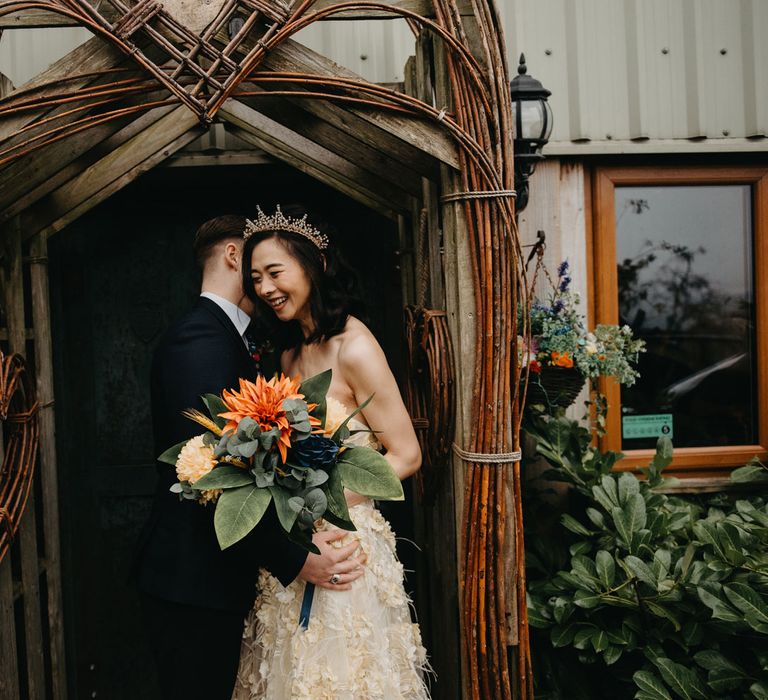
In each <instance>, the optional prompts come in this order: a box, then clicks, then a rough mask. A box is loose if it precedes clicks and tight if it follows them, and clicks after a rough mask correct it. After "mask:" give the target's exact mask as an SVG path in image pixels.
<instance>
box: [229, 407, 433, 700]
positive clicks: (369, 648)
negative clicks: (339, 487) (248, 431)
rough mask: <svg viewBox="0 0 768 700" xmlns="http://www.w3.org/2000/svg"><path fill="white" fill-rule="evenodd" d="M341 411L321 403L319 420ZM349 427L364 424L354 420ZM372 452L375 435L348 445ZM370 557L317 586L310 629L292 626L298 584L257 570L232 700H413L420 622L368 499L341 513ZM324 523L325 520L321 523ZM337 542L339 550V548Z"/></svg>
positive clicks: (419, 671)
mask: <svg viewBox="0 0 768 700" xmlns="http://www.w3.org/2000/svg"><path fill="white" fill-rule="evenodd" d="M349 413H350V411H348V410H347V409H346V408H345V407H344V406H343V405H342V404H340V403H339V402H338V401H335V400H334V399H332V398H329V399H328V412H327V422H326V425H327V426H333V425H335V424H338V423H340V422H341V421H342V420H343V419H344V418H345V417H346V416H347V415H349ZM349 427H350V429H352V430H355V429H365V427H366V426H365V425H364V424H362V423H360V422H359V421H355V420H354V419H353V421H351V422H350V425H349ZM349 442H350V443H353V444H357V445H364V446H366V447H373V448H377V447H378V443H377V441H376V439H375V438H374V437H373V434H371V433H368V432H360V433H354V434H353V436H352V438H351V439H350V441H349ZM349 513H350V517H351V519H352V522H354V524H355V526H356V527H357V531H356V532H352V533H350V534H349V535H348V536H347V537H345V539H344V540H343V542H342V543H343V544H346V543H347V542H349V541H351V540H352V538H357V539H359V542H360V546H361V547H362V548H363V550H364V551H365V552H366V554H367V555H368V562H367V564H366V565H365V573H364V575H363V576H361V577H360V578H359V579H358V580H357V581H354V582H353V583H352V589H351V590H349V591H329V590H325V589H323V588H319V587H317V588H315V594H314V600H313V603H312V611H311V615H310V618H309V626H308V628H307V629H306V630H305V629H302V628H301V627H300V626H299V613H300V609H301V603H302V599H303V596H304V586H305V584H304V582H303V581H300V580H298V579H297V580H296V581H294V582H293V583H291V584H290V585H289V586H288V587H287V588H284V587H283V586H282V585H281V584H280V582H279V581H278V580H277V579H276V578H274V577H273V576H271V575H270V574H269V573H268V572H267V571H265V570H262V571H261V575H260V578H259V586H258V588H259V595H258V598H257V599H256V603H255V605H254V608H253V610H252V611H251V612H250V613H249V615H248V617H247V619H246V622H245V632H244V634H243V645H242V651H241V655H240V669H239V671H238V676H237V684H236V686H235V691H234V694H233V700H257V699H258V700H261V699H262V698H263V699H264V700H421V699H426V698H428V697H429V694H428V691H427V688H426V685H425V683H424V669H426V668H427V667H428V664H427V659H426V652H425V650H424V647H423V646H422V644H421V635H420V634H419V628H418V625H416V624H414V623H413V622H411V616H410V610H409V603H410V601H409V599H408V596H407V594H406V592H405V588H404V587H403V567H402V564H401V563H400V562H399V561H398V560H397V557H396V556H395V537H394V534H393V532H392V529H391V528H390V526H389V523H388V522H387V521H386V520H385V519H384V517H383V516H382V515H381V513H380V512H379V511H378V510H377V509H376V507H375V506H374V504H373V502H372V501H370V500H368V501H365V502H364V503H361V504H359V505H355V506H352V507H351V508H350V509H349ZM331 527H332V526H329V525H323V526H322V527H321V529H330V528H331ZM342 543H340V545H339V546H341V544H342Z"/></svg>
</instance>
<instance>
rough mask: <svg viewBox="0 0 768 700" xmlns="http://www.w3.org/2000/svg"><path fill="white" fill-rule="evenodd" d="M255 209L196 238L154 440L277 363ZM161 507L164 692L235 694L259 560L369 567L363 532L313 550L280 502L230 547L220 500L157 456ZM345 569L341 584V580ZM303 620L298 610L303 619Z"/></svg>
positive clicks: (191, 432)
mask: <svg viewBox="0 0 768 700" xmlns="http://www.w3.org/2000/svg"><path fill="white" fill-rule="evenodd" d="M245 223H246V222H245V219H244V218H243V217H239V216H220V217H217V218H215V219H212V220H210V221H208V222H206V223H205V224H203V225H202V226H201V227H200V229H199V230H198V231H197V234H196V236H195V241H194V246H193V248H194V255H195V260H196V263H197V265H198V266H199V267H200V269H201V271H202V292H201V295H200V298H199V299H198V302H197V304H196V306H195V307H194V308H193V309H192V310H191V311H190V312H189V313H187V315H186V316H184V317H183V318H182V319H181V320H180V321H178V322H177V323H176V324H175V325H174V326H172V327H171V328H170V329H169V330H168V331H167V332H166V334H165V336H164V337H163V339H162V340H161V342H160V344H159V346H158V348H157V350H156V351H155V356H154V360H153V366H152V379H151V389H152V418H153V429H154V437H155V451H156V453H157V454H160V453H161V452H163V451H164V450H166V449H167V448H168V447H171V446H172V445H175V444H177V443H179V442H182V441H183V440H187V439H189V438H191V437H194V436H195V435H196V434H198V433H199V432H200V428H199V427H198V426H197V425H196V424H195V423H193V422H192V421H191V420H189V419H187V418H184V417H183V416H182V415H181V412H182V411H183V410H184V409H186V408H197V409H201V410H202V409H203V408H204V407H203V404H202V401H201V399H200V396H201V395H202V394H206V393H212V394H220V393H221V391H222V389H225V388H230V387H236V386H237V384H238V379H239V378H240V377H244V378H246V379H251V380H252V379H254V378H255V376H256V373H257V371H262V372H263V373H265V374H267V375H269V374H271V373H272V371H273V369H274V368H273V367H268V366H266V364H265V365H264V366H263V367H259V366H258V364H260V363H261V362H267V361H268V360H269V359H271V358H264V359H263V360H262V359H261V358H259V356H258V353H257V352H255V350H256V348H257V347H258V341H259V340H261V339H259V338H254V337H253V336H252V333H251V328H250V325H251V324H250V322H251V319H250V315H251V314H252V313H253V307H252V306H251V304H250V302H249V301H248V298H247V297H246V296H245V294H244V293H243V288H242V277H241V271H240V270H241V267H240V266H241V259H240V258H241V252H242V245H243V238H242V233H243V230H244V229H245ZM158 476H159V478H158V484H157V491H156V494H155V500H154V503H153V511H152V516H151V519H150V522H149V524H148V527H147V529H146V531H145V540H144V545H143V547H142V551H141V553H140V555H139V557H140V559H139V563H138V579H139V588H140V590H141V594H142V608H143V611H144V615H145V618H146V623H147V627H148V631H149V633H150V635H151V641H152V644H153V646H154V650H153V651H154V657H155V659H156V662H157V668H158V677H159V681H160V686H161V690H162V696H163V698H164V699H165V700H172V699H176V698H183V700H197V699H198V698H199V699H200V700H229V698H230V697H231V694H232V689H233V686H234V683H235V677H236V674H237V667H238V661H239V657H240V640H241V637H242V632H243V622H244V617H245V615H246V613H247V612H248V610H250V608H251V607H252V605H253V602H254V597H255V593H256V590H255V585H256V581H257V578H258V571H259V568H260V567H264V568H266V569H267V570H269V571H270V572H271V573H272V574H273V575H274V576H275V577H276V578H278V579H279V580H280V582H281V583H282V584H283V585H284V586H287V585H288V584H289V583H290V582H291V581H293V580H294V579H295V578H297V577H299V578H301V579H304V580H305V581H308V582H311V583H314V584H316V585H319V586H323V587H325V588H332V589H334V590H344V589H348V588H349V584H350V583H351V582H352V581H354V580H355V579H357V578H359V576H361V575H362V570H361V569H360V566H361V564H362V563H363V560H362V558H360V559H358V558H350V557H352V555H353V553H354V551H355V549H356V546H357V545H356V543H354V542H353V543H352V544H350V545H348V546H346V547H341V548H335V547H332V546H331V544H330V543H331V542H332V541H334V540H337V539H340V538H341V537H343V536H344V534H345V533H344V532H342V531H338V530H337V531H335V532H330V533H328V532H324V533H317V534H315V536H314V538H313V541H314V543H315V544H316V545H317V546H318V547H319V549H320V552H321V554H320V555H316V554H309V555H308V554H307V552H306V551H304V550H303V549H302V548H300V547H298V546H297V545H294V544H293V543H291V542H290V541H289V540H288V539H287V538H286V537H285V535H284V534H283V533H282V530H281V529H280V526H279V523H278V520H277V517H276V515H275V512H274V510H273V509H270V510H269V511H268V513H267V514H266V515H265V516H264V518H263V519H262V522H261V523H260V524H259V525H258V526H257V527H256V529H255V530H254V531H253V532H252V533H251V534H250V535H248V536H247V537H246V538H245V539H243V540H241V541H240V542H238V543H237V544H236V545H234V546H232V547H230V548H228V549H227V550H225V551H221V549H220V547H219V544H218V542H217V540H216V534H215V532H214V528H213V513H214V508H213V507H212V506H201V505H199V504H198V503H196V502H194V501H179V497H178V496H177V495H176V494H173V493H171V492H170V491H169V489H170V487H171V485H172V484H173V483H174V482H175V481H176V477H175V474H174V470H173V469H172V468H171V467H170V466H168V465H166V464H161V463H158ZM334 574H340V575H341V583H340V584H336V585H333V584H331V583H330V579H331V577H332V576H333V575H334ZM297 622H298V621H297Z"/></svg>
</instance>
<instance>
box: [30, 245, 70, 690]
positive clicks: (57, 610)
mask: <svg viewBox="0 0 768 700" xmlns="http://www.w3.org/2000/svg"><path fill="white" fill-rule="evenodd" d="M29 262H30V278H31V283H32V285H31V286H32V323H33V325H34V329H35V372H36V376H37V400H38V401H39V402H40V448H39V455H40V462H39V469H40V471H39V472H38V478H39V479H40V481H41V484H40V485H41V487H42V507H43V523H44V537H45V540H44V541H45V562H46V566H45V576H46V583H47V588H48V630H49V642H48V643H49V646H50V655H51V676H52V682H53V698H54V700H66V697H67V678H66V663H65V657H64V625H63V614H64V612H63V609H62V594H61V541H60V536H59V522H60V521H59V499H58V471H57V467H56V434H55V433H56V424H55V414H54V404H53V347H52V343H51V309H50V297H49V292H48V241H47V239H46V238H45V237H44V236H43V235H41V234H38V235H37V236H35V237H34V238H33V239H32V240H31V242H30V261H29Z"/></svg>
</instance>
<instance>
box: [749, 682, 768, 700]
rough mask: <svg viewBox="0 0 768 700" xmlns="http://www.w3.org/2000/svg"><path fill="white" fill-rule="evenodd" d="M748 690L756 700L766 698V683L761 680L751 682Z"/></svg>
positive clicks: (766, 699) (767, 692)
mask: <svg viewBox="0 0 768 700" xmlns="http://www.w3.org/2000/svg"><path fill="white" fill-rule="evenodd" d="M749 692H750V693H752V695H754V696H755V697H756V698H757V700H768V683H764V682H762V681H760V682H758V683H753V684H752V685H750V686H749Z"/></svg>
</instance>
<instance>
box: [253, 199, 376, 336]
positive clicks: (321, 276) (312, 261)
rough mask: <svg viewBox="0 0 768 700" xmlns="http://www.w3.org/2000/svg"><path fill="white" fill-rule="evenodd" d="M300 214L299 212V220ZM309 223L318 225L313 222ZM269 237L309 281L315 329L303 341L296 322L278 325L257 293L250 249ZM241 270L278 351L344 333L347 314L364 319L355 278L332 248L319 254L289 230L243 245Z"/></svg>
mask: <svg viewBox="0 0 768 700" xmlns="http://www.w3.org/2000/svg"><path fill="white" fill-rule="evenodd" d="M296 211H297V208H290V209H289V208H288V207H284V208H283V212H284V213H285V214H287V215H290V216H292V217H296V213H295V212H296ZM303 213H304V211H303V210H300V211H299V217H301V216H302V215H303ZM312 223H313V225H315V226H317V224H316V223H315V222H314V221H313V222H312ZM318 229H319V230H320V231H321V232H322V233H325V231H324V230H323V228H321V227H319V226H318ZM270 238H274V239H276V240H277V241H279V242H280V244H281V245H282V246H283V247H285V249H286V250H287V251H288V252H289V253H290V254H291V256H293V258H295V260H296V261H297V262H298V263H299V265H301V267H302V268H303V269H304V272H305V273H306V275H307V277H308V278H309V282H310V292H309V308H310V313H311V314H312V320H313V321H314V324H315V330H314V331H313V332H312V333H311V334H310V335H309V336H308V337H307V338H304V336H303V334H302V332H301V327H300V326H299V322H298V321H288V322H287V323H283V322H281V321H280V320H279V319H278V318H277V316H276V315H275V312H274V311H273V310H272V309H271V308H270V306H269V305H268V304H266V303H265V302H264V301H263V300H262V299H261V298H260V297H259V296H258V295H257V294H256V290H255V287H254V284H253V279H252V278H251V258H252V256H253V249H254V248H255V247H256V246H257V245H258V244H259V243H261V242H262V241H265V240H268V239H270ZM241 267H242V276H243V289H244V290H245V293H246V295H247V296H248V298H249V299H250V300H251V301H252V302H253V303H254V305H255V307H256V313H257V317H258V320H259V322H260V324H261V325H262V326H264V328H263V329H262V330H264V331H266V332H267V333H269V334H270V336H271V337H272V338H273V339H274V340H275V341H276V344H277V346H278V348H279V349H280V350H286V349H293V350H299V348H300V347H301V346H302V344H306V345H309V344H311V343H318V342H321V341H324V340H328V339H329V338H332V337H333V336H335V335H338V334H339V333H341V332H342V331H343V330H344V326H345V325H346V323H347V318H348V317H349V316H350V314H351V315H354V316H357V317H363V316H364V307H363V303H362V302H361V300H360V295H359V290H358V280H357V277H356V275H355V273H354V271H353V270H352V269H351V268H350V267H349V266H348V265H347V264H346V263H345V262H344V260H343V259H342V257H341V256H340V255H339V253H338V252H337V251H336V250H335V249H334V248H333V246H332V245H331V246H329V247H328V248H326V250H324V251H321V250H320V249H319V248H318V247H317V246H316V245H315V244H314V243H312V241H310V240H309V239H307V238H305V237H304V236H302V235H300V234H298V233H293V232H292V231H259V232H258V233H254V234H252V235H251V236H250V238H248V239H247V240H246V241H245V243H244V244H243V261H242V266H241Z"/></svg>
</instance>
